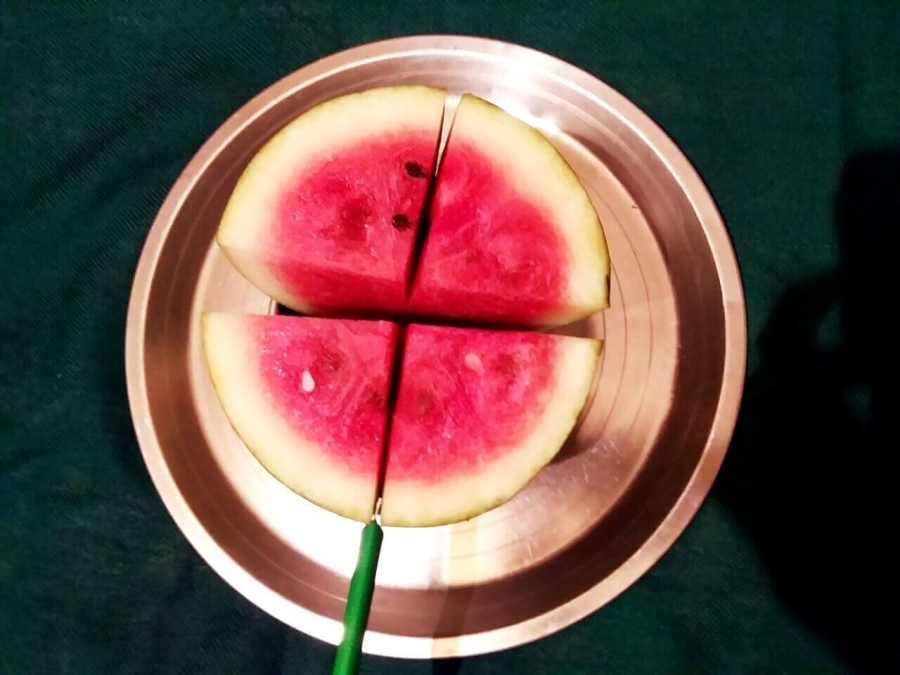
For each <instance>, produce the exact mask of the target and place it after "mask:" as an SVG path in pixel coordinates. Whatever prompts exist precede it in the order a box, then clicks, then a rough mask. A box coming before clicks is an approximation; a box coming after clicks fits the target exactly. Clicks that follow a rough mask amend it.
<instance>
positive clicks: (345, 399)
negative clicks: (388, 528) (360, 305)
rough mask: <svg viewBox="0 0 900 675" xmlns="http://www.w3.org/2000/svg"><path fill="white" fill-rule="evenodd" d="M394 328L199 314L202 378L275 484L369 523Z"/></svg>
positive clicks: (306, 319)
mask: <svg viewBox="0 0 900 675" xmlns="http://www.w3.org/2000/svg"><path fill="white" fill-rule="evenodd" d="M398 333H399V328H398V327H397V325H396V324H393V323H390V322H386V321H363V320H351V319H324V318H313V317H297V316H278V315H276V316H252V315H246V316H243V315H231V314H224V313H210V314H205V315H204V316H203V318H202V341H203V348H204V353H205V356H206V361H207V365H208V368H209V372H210V375H211V378H212V381H213V385H214V387H215V390H216V393H217V394H218V397H219V400H220V402H221V404H222V407H223V409H224V411H225V414H226V416H227V417H228V419H229V421H230V423H231V425H232V427H233V428H234V430H235V431H236V432H237V434H238V436H240V438H241V439H242V440H243V441H244V443H245V444H246V446H247V448H248V449H249V450H250V451H251V452H252V453H253V454H254V455H255V456H256V458H257V459H258V460H259V462H260V464H262V466H263V467H265V468H266V469H267V470H268V471H269V472H270V473H271V474H272V475H273V476H275V478H277V479H278V480H279V481H281V482H282V483H284V484H285V485H286V486H288V487H289V488H291V489H292V490H293V491H295V492H296V493H298V494H300V495H301V496H303V497H305V498H306V499H308V500H309V501H311V502H313V503H315V504H318V505H319V506H321V507H323V508H325V509H328V510H329V511H332V512H334V513H338V514H340V515H343V516H346V517H348V518H352V519H355V520H360V521H364V522H366V521H369V520H370V519H371V516H372V509H373V507H374V504H375V494H376V489H377V485H378V479H379V473H380V469H381V457H382V451H383V447H384V442H385V429H386V422H387V400H388V384H389V380H390V377H391V368H392V367H393V360H394V353H395V350H396V345H397V337H398Z"/></svg>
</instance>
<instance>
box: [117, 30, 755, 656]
mask: <svg viewBox="0 0 900 675" xmlns="http://www.w3.org/2000/svg"><path fill="white" fill-rule="evenodd" d="M394 83H425V84H432V85H437V86H443V87H446V88H448V89H449V90H450V91H462V90H466V91H471V92H473V93H475V94H478V95H480V96H482V97H484V98H487V99H489V100H491V101H493V102H495V103H497V104H498V105H500V106H502V107H504V108H506V109H507V110H508V111H510V112H512V113H513V114H515V115H518V116H520V117H521V118H523V119H524V120H526V121H527V122H530V123H531V124H533V125H534V126H536V127H538V128H539V129H541V130H542V131H543V132H544V133H545V134H546V135H547V136H548V137H549V138H550V139H551V140H552V141H553V142H554V143H555V144H556V145H557V147H558V148H559V149H560V151H561V152H562V153H563V154H564V155H565V157H566V158H567V159H568V160H569V161H570V163H571V164H572V166H573V167H574V169H575V170H576V172H577V173H578V174H579V176H580V178H581V180H582V181H583V182H584V184H585V186H586V187H587V188H588V191H589V193H590V195H591V198H592V199H593V200H594V203H595V205H596V207H597V209H598V210H599V213H600V217H601V219H602V221H603V223H604V226H605V230H606V234H607V237H608V241H609V247H610V254H611V258H612V267H613V279H612V307H611V308H610V309H609V310H607V311H605V312H603V313H601V314H600V315H597V316H595V317H592V318H590V319H589V320H586V321H583V322H581V323H579V324H578V325H576V326H572V327H570V328H569V329H568V330H572V331H575V332H577V333H579V334H585V335H595V336H600V337H603V338H604V339H605V340H606V346H605V352H604V356H603V359H602V362H601V366H600V372H599V377H598V378H597V384H596V393H595V396H594V398H593V399H592V403H591V405H590V407H589V408H588V410H587V413H586V414H585V416H584V417H583V420H582V423H581V424H580V426H579V428H578V430H577V432H576V433H575V434H574V435H573V437H572V438H571V439H570V441H569V443H568V444H567V446H566V447H565V448H564V449H563V451H562V453H561V454H560V456H559V457H558V458H557V460H556V461H554V462H553V463H552V464H551V465H550V466H549V467H547V468H546V469H545V470H544V471H543V472H541V474H540V475H539V476H538V477H537V478H536V479H535V480H534V481H533V482H532V483H531V484H530V485H529V486H528V487H527V488H526V489H525V490H524V491H523V492H521V493H520V494H519V495H518V496H517V497H516V498H514V499H513V500H512V501H511V502H509V503H508V504H506V505H505V506H503V507H501V508H498V509H495V510H494V511H491V512H489V513H486V514H484V515H483V516H481V517H478V518H476V519H474V520H472V521H469V522H466V523H462V524H459V525H454V526H447V527H439V528H428V529H392V528H387V529H386V532H385V538H384V546H383V553H382V558H381V563H380V567H379V571H378V575H377V579H376V582H377V588H376V591H375V596H374V604H373V608H372V614H371V619H370V623H369V631H368V633H367V634H366V637H365V640H364V645H363V647H364V650H365V651H366V652H368V653H378V654H383V655H392V656H400V657H417V658H428V657H444V656H456V655H471V654H476V653H483V652H488V651H494V650H498V649H503V648H507V647H512V646H514V645H518V644H521V643H524V642H528V641H531V640H534V639H537V638H540V637H542V636H545V635H547V634H549V633H552V632H554V631H557V630H560V629H562V628H564V627H565V626H567V625H570V624H571V623H573V622H575V621H577V620H578V619H580V618H582V617H584V616H585V615H587V614H588V613H590V612H592V611H594V610H596V609H598V608H599V607H601V606H602V605H604V604H605V603H606V602H608V601H609V600H610V599H611V598H613V597H614V596H616V595H617V594H619V593H620V592H622V591H623V590H624V589H625V588H627V587H628V586H629V585H630V584H631V583H633V582H634V581H635V580H636V579H637V578H638V577H639V576H640V575H641V574H643V573H644V572H645V571H646V570H647V569H648V568H649V567H650V566H651V565H652V564H653V563H654V562H655V561H656V560H657V559H658V558H659V557H660V556H661V555H662V554H663V552H664V551H665V550H666V549H667V548H668V547H669V546H670V545H671V544H672V543H673V541H674V540H675V539H676V538H677V537H678V535H679V534H680V533H681V532H682V530H683V529H684V528H685V526H686V525H687V523H688V521H689V520H690V518H691V517H692V516H693V515H694V513H695V512H696V510H697V509H698V507H699V506H700V504H701V502H702V500H703V499H704V497H705V496H706V494H707V492H708V490H709V488H710V486H711V484H712V482H713V479H714V477H715V474H716V472H717V470H718V468H719V466H720V464H721V462H722V459H723V456H724V454H725V451H726V447H727V444H728V442H729V440H730V437H731V433H732V429H733V426H734V422H735V418H736V415H737V410H738V404H739V400H740V395H741V391H742V387H743V379H744V369H745V356H746V326H745V314H744V302H743V294H742V287H741V281H740V277H739V273H738V269H737V265H736V262H735V258H734V254H733V251H732V248H731V244H730V242H729V239H728V236H727V233H726V230H725V227H724V225H723V222H722V219H721V217H720V215H719V213H718V211H717V209H716V207H715V204H714V202H713V200H712V199H711V197H710V195H709V194H708V193H707V191H706V189H705V187H704V185H703V183H702V182H701V180H700V178H699V177H698V175H697V174H696V173H695V171H694V170H693V168H692V167H691V165H690V164H689V162H688V161H687V160H686V158H685V157H684V156H683V155H682V153H681V152H680V151H679V150H678V148H677V147H676V146H675V144H674V143H673V142H672V141H671V140H670V139H669V138H668V137H667V136H666V135H665V134H664V133H663V132H662V131H661V130H660V129H659V128H658V127H657V126H656V125H655V124H654V123H653V122H652V121H651V120H650V119H649V118H648V117H647V116H645V115H644V114H643V113H642V112H641V111H640V110H638V108H636V107H635V106H634V105H633V104H632V103H630V102H629V101H628V100H626V99H625V98H624V97H623V96H621V95H620V94H619V93H617V92H616V91H614V90H612V89H611V88H610V87H608V86H606V85H605V84H603V83H602V82H599V81H598V80H596V79H595V78H593V77H591V76H590V75H588V74H587V73H585V72H583V71H580V70H578V69H576V68H574V67H572V66H570V65H568V64H566V63H563V62H561V61H559V60H557V59H555V58H552V57H550V56H548V55H545V54H541V53H539V52H535V51H532V50H530V49H526V48H523V47H520V46H516V45H511V44H507V43H502V42H496V41H492V40H484V39H476V38H469V37H455V36H420V37H410V38H401V39H396V40H389V41H385V42H379V43H375V44H371V45H366V46H362V47H358V48H354V49H351V50H348V51H345V52H342V53H339V54H337V55H334V56H330V57H328V58H325V59H323V60H321V61H318V62H316V63H314V64H312V65H310V66H307V67H305V68H303V69H301V70H299V71H297V72H295V73H294V74H292V75H290V76H289V77H287V78H285V79H284V80H281V81H280V82H278V83H276V84H275V85H273V86H272V87H270V88H269V89H267V90H266V91H264V92H263V93H262V94H260V95H259V96H257V97H256V98H255V99H253V100H252V101H250V102H249V103H248V104H247V105H246V106H244V107H243V108H241V109H240V110H239V111H238V112H237V113H236V114H235V115H234V116H233V117H231V118H230V119H229V120H228V121H227V122H226V123H225V124H224V125H223V126H222V127H221V128H220V129H219V130H218V131H217V132H216V133H215V134H214V135H213V136H212V137H211V138H210V139H209V140H208V141H207V142H206V143H205V144H204V145H203V147H202V148H201V149H200V151H199V152H198V154H197V155H196V156H195V157H194V158H193V160H192V161H191V162H190V164H189V165H188V166H187V168H186V169H185V171H184V172H183V173H182V175H181V176H180V177H179V179H178V180H177V182H176V183H175V185H174V186H173V188H172V190H171V192H170V194H169V195H168V198H167V199H166V200H165V203H164V204H163V206H162V208H161V210H160V212H159V214H158V216H157V218H156V221H155V222H154V224H153V227H152V230H151V231H150V235H149V237H148V240H147V242H146V245H145V248H144V251H143V254H142V257H141V260H140V263H139V266H138V270H137V273H136V276H135V281H134V288H133V294H132V299H131V305H130V308H129V315H128V327H127V336H126V342H127V350H126V357H127V374H128V390H129V397H130V401H131V407H132V414H133V417H134V422H135V427H136V430H137V436H138V439H139V441H140V445H141V449H142V452H143V454H144V458H145V460H146V463H147V466H148V468H149V471H150V474H151V476H152V479H153V482H154V483H155V485H156V487H157V489H158V491H159V493H160V495H161V496H162V499H163V501H164V502H165V504H166V506H167V508H168V509H169V511H170V512H171V514H172V516H173V518H174V519H175V521H176V522H177V524H178V526H179V527H180V528H181V529H182V531H183V532H184V534H185V536H186V537H187V538H188V539H189V540H190V542H191V543H192V544H193V545H194V547H195V548H196V549H197V551H199V553H200V554H201V555H202V556H203V558H204V559H205V560H206V561H207V562H208V563H209V565H210V566H211V567H212V568H213V569H215V570H216V571H217V572H218V573H219V574H220V575H221V576H222V577H223V578H224V579H225V580H226V581H227V582H228V583H229V584H231V585H232V586H233V587H234V588H235V589H237V590H238V591H239V592H240V593H242V594H243V595H244V596H246V597H247V598H249V599H250V600H251V601H252V602H254V603H256V604H257V605H258V606H260V607H262V608H263V609H264V610H266V611H267V612H269V613H271V614H272V615H274V616H276V617H278V618H279V619H281V620H282V621H284V622H286V623H287V624H289V625H291V626H294V627H296V628H297V629H299V630H301V631H304V632H306V633H308V634H310V635H313V636H315V637H317V638H320V639H322V640H326V641H328V642H331V643H337V642H338V641H339V639H340V637H341V632H342V628H341V617H342V612H343V600H344V596H345V593H346V590H347V586H348V579H349V576H350V574H351V573H352V570H353V566H354V564H355V561H356V553H357V546H358V543H359V533H360V528H361V525H360V524H358V523H354V522H351V521H348V520H345V519H342V518H340V517H337V516H334V515H332V514H330V513H327V512H325V511H324V510H322V509H319V508H317V507H315V506H313V505H311V504H309V503H308V502H306V501H305V500H303V499H301V498H300V497H298V496H296V495H294V494H292V493H291V492H290V491H288V490H287V489H286V488H284V487H283V486H282V485H280V484H279V483H278V482H277V481H275V479H274V478H272V477H271V476H270V475H269V474H268V473H266V472H265V471H264V470H263V469H262V468H261V467H260V466H259V465H258V464H257V463H256V462H255V460H254V459H253V458H252V456H251V455H250V454H249V453H248V452H247V450H246V449H245V448H244V446H243V445H242V443H241V442H240V440H239V439H238V438H237V437H236V435H235V434H234V433H233V432H232V430H231V428H230V427H229V425H228V423H227V421H226V419H225V417H224V414H223V412H222V411H221V408H220V406H219V404H218V401H217V400H216V397H215V394H214V393H213V389H212V387H211V384H210V382H209V380H208V377H207V374H206V369H205V366H204V362H203V355H202V352H201V347H200V343H199V340H198V319H199V316H200V313H201V312H202V311H206V310H228V311H233V312H257V313H258V312H272V311H275V308H274V306H273V303H272V302H271V301H270V299H269V298H267V297H266V296H264V295H261V294H260V293H259V292H258V291H256V290H255V289H254V288H253V287H252V286H251V285H250V284H249V283H247V282H246V281H245V280H244V279H243V278H242V277H240V276H239V275H238V274H237V272H235V271H234V270H233V269H232V268H231V266H230V265H229V264H228V262H227V261H226V260H225V258H224V257H223V256H222V254H221V253H220V252H219V250H218V249H217V248H216V246H215V245H214V242H213V235H214V232H215V229H216V226H217V224H218V220H219V216H220V214H221V211H222V208H223V206H224V203H225V201H226V199H227V198H228V195H229V192H230V190H231V189H232V187H233V185H234V183H235V181H236V179H237V177H238V175H239V174H240V172H241V171H242V169H243V167H244V166H245V165H246V163H247V161H248V160H249V158H250V157H251V156H252V155H253V153H254V152H255V151H256V150H257V149H259V147H260V146H261V145H262V143H263V142H264V141H265V140H266V139H267V138H268V137H270V136H271V135H272V134H273V133H274V132H275V131H276V130H277V129H279V128H280V127H281V126H282V125H283V124H285V123H286V122H287V121H288V120H290V119H292V118H293V117H294V116H296V115H297V114H298V113H300V112H301V111H303V110H305V109H307V108H309V107H310V106H312V105H314V104H315V103H317V102H320V101H322V100H324V99H328V98H331V97H333V96H336V95H339V94H342V93H345V92H348V91H351V90H358V89H364V88H368V87H371V86H376V85H385V84H394Z"/></svg>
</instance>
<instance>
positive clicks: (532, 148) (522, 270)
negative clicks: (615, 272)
mask: <svg viewBox="0 0 900 675" xmlns="http://www.w3.org/2000/svg"><path fill="white" fill-rule="evenodd" d="M609 269H610V263H609V254H608V252H607V247H606V240H605V237H604V234H603V229H602V227H601V224H600V220H599V218H598V216H597V212H596V211H595V209H594V207H593V205H592V203H591V201H590V199H589V197H588V195H587V193H586V192H585V189H584V188H583V187H582V185H581V183H580V182H579V180H578V178H577V176H576V175H575V173H574V171H573V170H572V169H571V167H570V166H569V165H568V163H566V161H565V160H564V159H563V157H562V156H561V155H560V154H559V152H558V151H557V150H556V149H555V148H554V147H553V145H552V144H551V143H550V142H549V141H548V140H547V139H546V138H545V137H544V136H543V135H542V134H541V133H540V132H538V131H537V130H536V129H534V128H533V127H531V126H529V125H528V124H526V123H524V122H522V121H521V120H519V119H517V118H516V117H513V116H512V115H510V114H508V113H506V112H504V111H503V110H501V109H500V108H498V107H496V106H494V105H492V104H490V103H487V102H486V101H484V100H482V99H480V98H477V97H475V96H472V95H470V94H466V95H464V96H463V97H462V100H461V102H460V105H459V108H458V109H457V112H456V116H455V117H454V119H453V123H452V128H451V131H450V136H449V140H448V142H447V147H446V149H445V151H444V154H443V158H442V159H441V165H440V168H439V171H438V176H437V183H436V185H435V188H434V196H433V201H432V205H431V209H430V228H429V231H428V236H427V239H426V241H425V245H424V249H423V251H422V254H421V260H420V264H419V270H418V274H417V276H416V279H415V283H414V286H413V289H412V295H411V298H410V307H411V309H412V310H413V311H414V312H415V313H417V314H419V315H428V316H432V317H444V318H446V317H453V318H458V319H468V320H478V321H482V322H492V323H500V324H520V325H545V326H551V325H563V324H567V323H570V322H572V321H575V320H577V319H580V318H583V317H585V316H587V315H589V314H593V313H594V312H597V311H599V310H602V309H604V308H605V307H607V305H608V302H609V297H608V296H609Z"/></svg>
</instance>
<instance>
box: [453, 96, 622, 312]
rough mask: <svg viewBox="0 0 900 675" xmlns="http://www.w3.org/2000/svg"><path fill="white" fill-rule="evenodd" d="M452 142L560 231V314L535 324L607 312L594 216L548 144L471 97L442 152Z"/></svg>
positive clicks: (601, 242)
mask: <svg viewBox="0 0 900 675" xmlns="http://www.w3.org/2000/svg"><path fill="white" fill-rule="evenodd" d="M454 138H456V139H461V140H470V141H471V143H472V144H473V145H474V146H475V147H478V148H480V149H481V150H482V151H484V152H485V153H486V154H487V155H488V156H489V157H490V159H491V161H492V162H495V163H496V164H497V165H498V166H500V167H501V168H502V170H503V171H504V173H505V174H506V175H507V176H508V177H509V180H510V183H511V184H513V185H515V186H516V187H517V188H518V189H519V190H520V192H521V194H522V195H523V196H524V197H526V198H527V199H530V200H532V201H537V202H538V203H539V204H540V205H541V206H543V208H544V209H545V210H546V212H547V213H549V214H550V215H551V218H552V220H553V222H554V223H555V224H557V226H558V227H559V229H560V234H561V235H562V237H563V239H564V240H565V244H566V250H567V253H568V258H569V270H568V279H569V283H568V287H567V288H566V294H565V299H564V302H563V303H562V306H561V307H560V309H559V310H558V311H556V312H553V313H550V314H549V315H547V316H546V317H544V319H543V321H542V322H541V323H542V324H543V325H547V326H560V325H565V324H568V323H572V322H573V321H576V320H578V319H582V318H584V317H586V316H588V315H590V314H593V313H595V312H599V311H601V310H603V309H606V308H607V307H609V280H610V258H609V249H608V245H607V240H606V235H605V233H604V231H603V225H602V223H601V222H600V216H599V215H598V213H597V210H596V209H595V208H594V205H593V203H592V202H591V199H590V197H589V196H588V193H587V191H586V190H585V188H584V185H583V184H582V183H581V181H580V180H579V178H578V176H577V174H576V173H575V170H574V169H573V168H572V166H571V165H570V164H569V163H568V162H567V161H566V159H565V158H564V157H563V156H562V154H561V153H560V152H559V150H557V149H556V147H555V146H554V145H553V143H551V142H550V140H549V139H548V138H547V137H546V136H545V135H544V134H543V133H541V132H540V131H539V130H538V129H536V128H534V127H533V126H531V125H530V124H527V123H526V122H524V121H522V120H521V119H519V118H518V117H515V116H514V115H512V114H510V113H508V112H506V111H505V110H503V109H502V108H500V107H499V106H497V105H494V104H493V103H490V102H488V101H485V100H484V99H482V98H479V97H477V96H475V95H473V94H464V95H463V96H462V98H461V100H460V105H459V107H458V108H457V113H456V116H455V118H454V120H453V122H452V127H451V132H450V139H449V141H448V150H449V149H450V146H451V144H452V143H453V141H454ZM538 167H539V168H540V170H536V168H538Z"/></svg>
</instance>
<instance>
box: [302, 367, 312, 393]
mask: <svg viewBox="0 0 900 675" xmlns="http://www.w3.org/2000/svg"><path fill="white" fill-rule="evenodd" d="M300 386H301V387H303V391H305V392H306V393H307V394H308V393H309V392H311V391H312V390H313V389H315V388H316V381H315V380H314V379H313V376H312V374H310V372H309V371H308V370H304V371H303V378H302V379H301V382H300Z"/></svg>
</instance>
